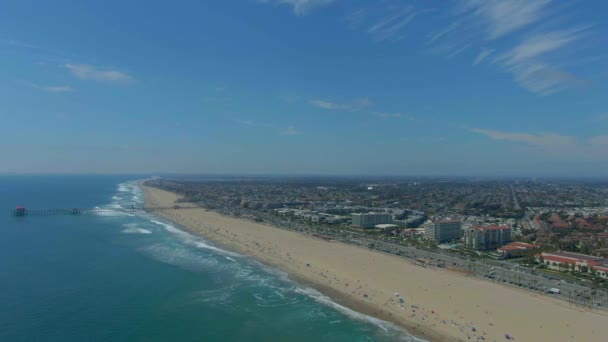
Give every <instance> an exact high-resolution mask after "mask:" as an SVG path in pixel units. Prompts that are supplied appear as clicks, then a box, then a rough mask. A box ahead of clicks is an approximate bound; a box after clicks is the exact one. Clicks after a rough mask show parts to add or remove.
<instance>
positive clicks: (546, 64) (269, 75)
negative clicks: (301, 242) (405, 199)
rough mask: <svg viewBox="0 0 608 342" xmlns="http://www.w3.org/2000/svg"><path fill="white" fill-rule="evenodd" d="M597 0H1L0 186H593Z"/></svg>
mask: <svg viewBox="0 0 608 342" xmlns="http://www.w3.org/2000/svg"><path fill="white" fill-rule="evenodd" d="M605 13H608V3H607V2H605V1H557V0H553V1H550V0H521V1H520V0H514V1H507V0H505V1H481V0H462V1H461V0H458V1H389V0H387V1H372V0H366V1H347V0H333V1H332V0H257V1H256V0H233V1H220V0H217V1H211V0H210V1H180V2H171V3H170V2H163V1H145V2H144V1H103V2H100V1H96V2H95V1H79V2H74V1H52V2H50V1H49V2H40V1H26V0H20V1H5V2H2V4H0V118H1V121H0V122H1V124H0V173H22V172H27V173H30V172H34V173H64V172H67V173H90V172H100V173H139V172H146V173H161V172H184V173H298V174H302V173H305V174H399V175H498V176H503V175H523V176H542V175H556V176H605V175H606V171H605V170H606V168H607V167H608V131H607V129H608V95H607V94H608V86H607V80H608V67H607V66H608V65H607V63H606V61H607V57H608V38H607V37H608V27H606V18H605Z"/></svg>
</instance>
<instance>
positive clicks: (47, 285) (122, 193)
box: [0, 176, 412, 341]
mask: <svg viewBox="0 0 608 342" xmlns="http://www.w3.org/2000/svg"><path fill="white" fill-rule="evenodd" d="M136 178H137V177H133V176H123V177H120V176H0V210H2V211H0V213H2V212H3V213H4V214H1V216H0V341H101V340H106V341H109V340H112V341H393V340H405V341H408V340H412V339H411V338H410V337H408V336H407V335H406V334H405V333H404V332H402V331H400V330H397V329H395V328H393V327H392V326H391V325H390V324H388V323H385V322H380V321H376V320H374V319H371V318H369V317H366V316H363V315H359V314H357V313H354V312H352V311H350V310H348V309H344V308H342V307H340V306H338V305H336V304H335V303H333V302H331V301H330V300H329V299H328V298H326V297H323V296H322V295H320V294H319V293H317V292H315V291H313V290H310V289H307V288H305V287H304V286H301V285H299V284H296V283H293V282H291V281H289V280H288V279H287V278H286V276H285V275H284V274H282V273H281V272H278V271H275V270H272V269H269V268H267V267H264V266H262V265H260V264H258V263H257V262H255V261H254V260H251V259H249V258H246V257H243V256H240V255H238V254H234V253H231V252H229V251H224V250H221V249H219V248H216V247H214V246H213V245H212V244H211V243H209V242H207V241H205V240H203V239H201V238H198V237H195V236H192V235H189V234H187V233H184V232H182V231H181V230H179V229H178V228H179V227H175V226H174V225H171V224H169V223H168V222H166V221H164V220H162V219H159V218H156V217H154V216H152V215H146V214H142V215H136V216H135V215H127V214H111V215H108V214H107V215H79V216H67V215H66V216H28V217H13V216H11V215H10V210H11V209H12V208H14V207H15V206H16V205H24V206H27V207H28V208H32V209H34V208H71V207H84V208H92V207H112V206H115V207H118V206H130V205H131V204H132V203H136V204H138V205H141V203H142V193H141V190H140V189H139V188H138V187H137V182H136V181H135V180H136Z"/></svg>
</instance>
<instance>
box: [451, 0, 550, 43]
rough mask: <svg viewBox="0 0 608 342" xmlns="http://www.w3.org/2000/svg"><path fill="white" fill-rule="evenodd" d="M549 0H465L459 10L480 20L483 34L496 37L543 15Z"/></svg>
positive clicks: (533, 21)
mask: <svg viewBox="0 0 608 342" xmlns="http://www.w3.org/2000/svg"><path fill="white" fill-rule="evenodd" d="M550 2H551V0H508V1H505V0H465V1H464V2H463V3H462V4H463V5H462V7H461V10H462V11H463V12H466V13H469V14H470V15H471V16H472V17H473V18H475V19H478V20H480V21H481V24H482V25H483V27H484V32H485V36H486V38H487V39H489V40H494V39H498V38H500V37H503V36H506V35H508V34H510V33H513V32H515V31H518V30H520V29H522V28H524V27H526V26H528V25H531V24H533V23H535V22H537V21H539V20H540V19H541V18H543V17H544V16H545V9H546V6H547V5H548V4H549V3H550Z"/></svg>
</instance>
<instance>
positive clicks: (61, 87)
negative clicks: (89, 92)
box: [31, 84, 74, 93]
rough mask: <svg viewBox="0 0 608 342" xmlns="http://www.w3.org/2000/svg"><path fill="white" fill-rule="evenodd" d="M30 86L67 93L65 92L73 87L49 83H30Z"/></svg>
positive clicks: (72, 89) (52, 91)
mask: <svg viewBox="0 0 608 342" xmlns="http://www.w3.org/2000/svg"><path fill="white" fill-rule="evenodd" d="M31 86H32V87H34V88H37V89H42V90H44V91H48V92H51V93H67V92H71V91H74V88H72V87H70V86H67V85H62V86H50V85H38V84H31Z"/></svg>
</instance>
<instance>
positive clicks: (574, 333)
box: [143, 187, 608, 341]
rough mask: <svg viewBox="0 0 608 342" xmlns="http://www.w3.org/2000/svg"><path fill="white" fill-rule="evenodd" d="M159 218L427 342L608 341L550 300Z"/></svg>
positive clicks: (226, 226)
mask: <svg viewBox="0 0 608 342" xmlns="http://www.w3.org/2000/svg"><path fill="white" fill-rule="evenodd" d="M143 188H144V193H145V203H146V206H172V205H174V203H175V200H176V199H177V195H176V194H174V193H170V192H167V191H163V190H159V189H155V188H150V187H143ZM160 214H161V215H162V216H164V217H165V218H166V219H169V220H171V221H173V222H175V223H177V224H179V225H181V226H183V227H185V229H187V230H188V231H189V232H191V233H193V234H198V235H201V236H203V237H205V238H208V239H210V240H211V241H214V242H216V243H218V244H219V245H222V246H224V247H226V248H228V249H231V250H234V251H237V252H239V253H242V254H245V255H250V256H253V257H255V258H257V259H258V260H260V261H261V262H263V263H265V264H268V265H272V266H275V267H277V268H280V269H282V270H284V271H286V272H288V273H289V275H290V277H293V278H294V279H295V280H297V281H301V282H306V283H308V284H311V285H312V287H314V288H316V289H317V290H319V291H320V292H322V293H324V294H326V295H328V296H330V297H331V298H332V299H334V300H335V301H336V302H338V303H341V304H343V305H345V306H348V307H350V308H352V309H355V310H357V311H360V312H363V313H366V314H369V315H372V316H374V317H377V318H380V319H384V320H388V321H392V322H394V323H396V324H398V325H400V326H402V327H403V328H405V329H406V330H408V331H409V332H410V333H412V334H414V335H416V336H419V337H421V338H424V339H427V340H430V341H469V340H471V341H476V340H485V341H494V340H496V341H504V340H506V338H505V334H507V333H508V334H509V335H510V336H511V337H512V338H513V339H514V340H516V341H605V340H606V338H607V337H606V336H608V315H606V314H605V313H601V312H597V311H588V310H583V309H581V308H576V307H572V306H568V304H567V303H565V302H562V301H559V300H557V299H553V298H551V297H548V296H542V295H536V294H533V293H529V292H527V291H523V290H518V289H514V288H511V287H507V286H503V285H500V284H497V283H492V282H487V281H483V280H480V279H475V278H472V277H468V276H466V275H463V274H459V273H456V272H452V271H448V270H445V269H432V268H423V267H420V266H417V265H414V264H412V263H411V262H409V261H408V260H405V259H402V258H399V257H396V256H391V255H387V254H383V253H379V252H375V251H370V250H367V249H364V248H358V247H354V246H350V245H345V244H342V243H338V242H332V241H325V240H321V239H317V238H314V237H310V236H306V235H303V234H299V233H296V232H291V231H287V230H283V229H279V228H276V227H272V226H269V225H265V224H261V223H255V222H251V221H247V220H241V219H237V218H232V217H227V216H223V215H221V214H219V213H216V212H213V211H210V210H206V209H202V208H201V209H189V210H171V211H166V212H161V213H160ZM397 294H398V295H397ZM399 296H401V297H402V298H403V303H401V301H400V300H399Z"/></svg>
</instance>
